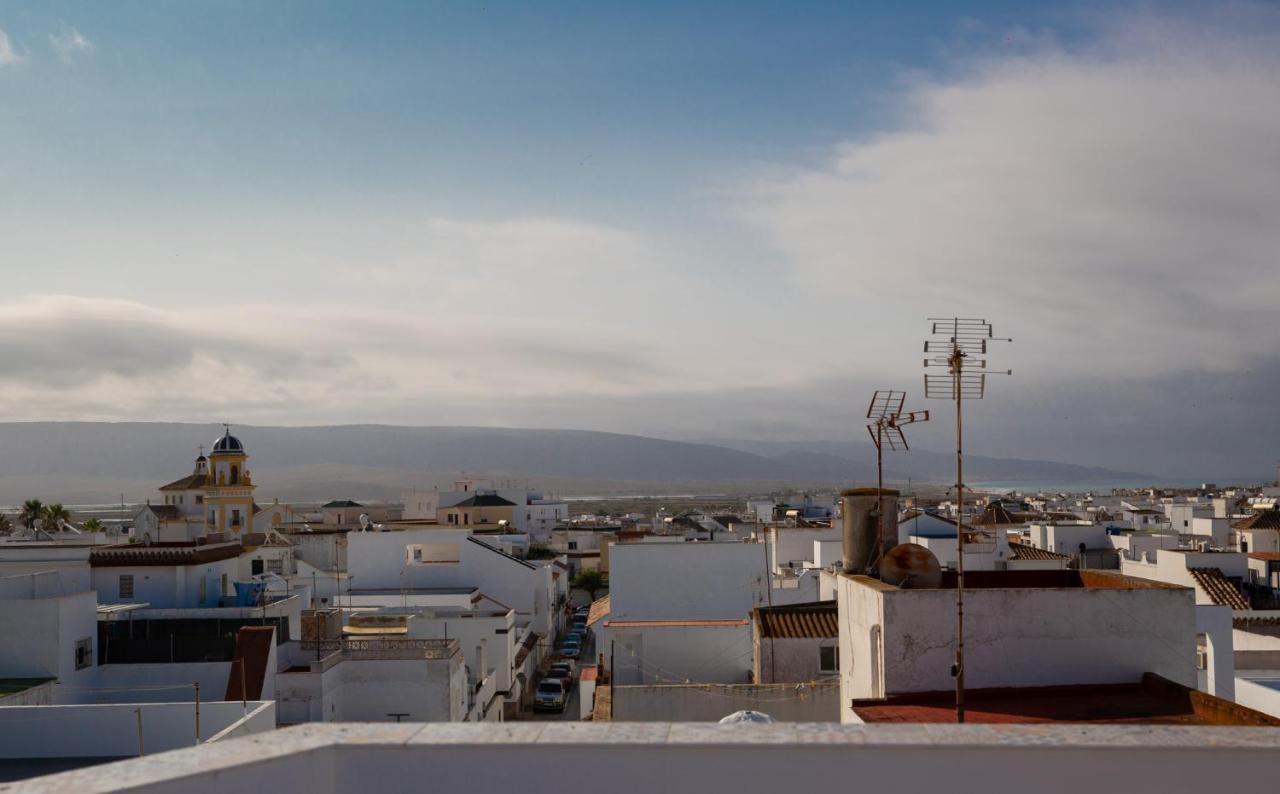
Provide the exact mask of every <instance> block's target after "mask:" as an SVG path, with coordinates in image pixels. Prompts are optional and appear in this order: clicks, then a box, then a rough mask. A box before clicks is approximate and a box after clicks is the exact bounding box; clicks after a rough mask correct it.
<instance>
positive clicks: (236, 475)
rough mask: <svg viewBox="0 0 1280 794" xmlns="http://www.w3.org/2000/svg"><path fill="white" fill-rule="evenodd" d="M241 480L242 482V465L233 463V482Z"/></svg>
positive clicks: (234, 483)
mask: <svg viewBox="0 0 1280 794" xmlns="http://www.w3.org/2000/svg"><path fill="white" fill-rule="evenodd" d="M239 482H240V467H239V466H236V465H232V466H231V484H232V485H236V484H238V483H239Z"/></svg>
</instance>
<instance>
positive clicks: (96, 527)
mask: <svg viewBox="0 0 1280 794" xmlns="http://www.w3.org/2000/svg"><path fill="white" fill-rule="evenodd" d="M103 529H105V527H104V526H103V525H102V522H101V521H100V520H98V517H97V516H94V517H93V518H90V519H89V520H88V521H86V522H84V531H85V532H101V531H102V530H103Z"/></svg>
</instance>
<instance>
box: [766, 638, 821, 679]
mask: <svg viewBox="0 0 1280 794" xmlns="http://www.w3.org/2000/svg"><path fill="white" fill-rule="evenodd" d="M839 646H840V640H839V638H837V637H830V638H819V637H789V638H770V637H757V638H756V639H755V658H756V662H755V670H756V676H755V680H756V681H758V682H760V683H764V684H771V683H799V682H807V681H818V680H821V679H830V678H832V677H833V676H835V675H836V672H835V671H829V672H823V671H822V670H820V669H819V662H820V658H821V657H820V654H821V651H820V649H821V648H823V647H829V648H833V649H837V657H838V656H839V653H838V649H839Z"/></svg>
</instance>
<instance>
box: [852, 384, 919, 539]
mask: <svg viewBox="0 0 1280 794" xmlns="http://www.w3.org/2000/svg"><path fill="white" fill-rule="evenodd" d="M906 400H907V393H906V392H904V391H894V390H892V389H879V390H877V391H876V393H875V394H873V395H871V404H870V405H869V406H867V419H869V420H870V421H869V422H867V432H868V433H869V434H871V443H873V444H875V445H876V527H877V531H876V551H875V559H876V560H877V561H878V560H879V559H880V558H882V557H883V556H884V554H885V552H886V551H887V549H885V548H883V546H884V541H883V539H882V538H881V534H880V530H879V527H880V522H881V521H883V520H884V519H883V517H881V516H880V509H881V505H882V504H883V502H884V450H885V448H886V447H888V449H889V450H890V451H891V452H897V451H899V450H905V449H910V447H908V446H907V437H906V435H904V434H903V432H902V428H903V426H904V425H909V424H914V423H915V422H927V421H929V412H928V411H912V412H911V413H903V411H902V405H903V403H905V402H906ZM894 518H895V519H896V518H897V516H894Z"/></svg>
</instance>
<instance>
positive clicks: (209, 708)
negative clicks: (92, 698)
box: [0, 700, 276, 790]
mask: <svg viewBox="0 0 1280 794" xmlns="http://www.w3.org/2000/svg"><path fill="white" fill-rule="evenodd" d="M139 713H141V726H142V747H143V750H144V752H145V753H146V754H147V755H150V754H152V753H159V752H164V751H167V750H176V749H179V748H182V747H193V746H195V744H196V704H195V703H194V702H192V703H110V704H92V705H70V706H4V707H0V758H3V759H28V758H129V757H132V756H136V755H138V749H139V742H138V726H139ZM275 726H276V709H275V703H274V702H272V701H252V700H251V701H249V703H248V704H241V703H240V702H239V701H233V702H232V701H214V702H211V703H201V704H200V736H201V739H202V740H203V741H206V742H207V741H210V740H213V739H216V738H223V737H233V736H247V735H249V734H253V733H263V732H266V731H271V730H275ZM0 790H3V788H0Z"/></svg>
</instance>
